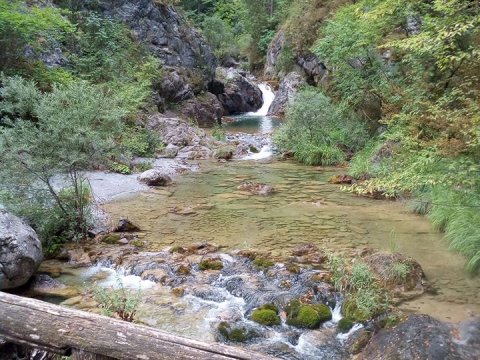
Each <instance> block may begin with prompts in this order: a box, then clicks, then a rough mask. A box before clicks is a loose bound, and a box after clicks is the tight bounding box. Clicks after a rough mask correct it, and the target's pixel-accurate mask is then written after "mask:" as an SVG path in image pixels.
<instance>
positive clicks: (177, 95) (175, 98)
mask: <svg viewBox="0 0 480 360" xmlns="http://www.w3.org/2000/svg"><path fill="white" fill-rule="evenodd" d="M153 90H154V92H155V94H156V96H155V98H154V100H155V102H156V104H157V107H158V110H159V111H164V110H165V106H166V103H177V102H181V101H184V100H188V99H191V98H193V97H194V95H195V94H194V92H193V88H192V87H191V86H190V84H189V83H188V79H187V78H186V77H184V76H182V75H181V74H180V73H179V71H177V70H176V69H170V71H166V72H165V73H164V74H162V76H161V77H160V78H158V79H157V81H155V82H154V84H153Z"/></svg>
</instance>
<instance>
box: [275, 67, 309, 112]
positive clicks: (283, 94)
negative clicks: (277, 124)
mask: <svg viewBox="0 0 480 360" xmlns="http://www.w3.org/2000/svg"><path fill="white" fill-rule="evenodd" d="M305 85H306V81H305V79H304V78H303V77H302V76H301V75H300V74H298V73H296V72H291V73H289V74H288V75H287V76H286V77H285V79H284V80H283V81H282V82H281V83H280V87H279V88H278V91H277V94H276V95H275V99H274V100H273V102H272V105H270V109H269V110H268V112H269V113H271V114H273V115H278V116H282V115H284V114H285V110H286V108H287V106H288V105H289V104H291V103H292V102H293V100H294V98H295V95H296V94H297V92H298V90H299V89H300V88H301V87H303V86H305Z"/></svg>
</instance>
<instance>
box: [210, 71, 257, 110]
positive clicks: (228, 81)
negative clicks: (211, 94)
mask: <svg viewBox="0 0 480 360" xmlns="http://www.w3.org/2000/svg"><path fill="white" fill-rule="evenodd" d="M214 84H215V85H214V86H212V85H211V87H212V90H214V91H215V92H216V95H217V97H218V100H220V102H221V103H222V105H223V108H224V110H225V111H224V112H225V115H232V114H241V113H246V112H250V111H256V110H258V109H260V108H261V107H262V105H263V95H262V91H261V90H260V88H259V87H258V86H257V85H256V84H254V83H253V82H252V81H250V80H249V79H247V78H246V77H245V76H244V75H242V74H241V73H240V72H239V71H238V70H236V69H233V68H230V69H223V68H219V69H217V79H216V81H215V83H214ZM220 84H223V92H222V93H220V90H221V87H222V86H221V85H220Z"/></svg>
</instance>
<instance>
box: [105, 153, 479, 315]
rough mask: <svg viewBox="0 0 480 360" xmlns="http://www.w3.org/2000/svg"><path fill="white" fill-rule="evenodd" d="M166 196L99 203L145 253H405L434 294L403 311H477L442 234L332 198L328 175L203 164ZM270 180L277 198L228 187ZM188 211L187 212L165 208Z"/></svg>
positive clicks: (398, 215) (385, 206)
mask: <svg viewBox="0 0 480 360" xmlns="http://www.w3.org/2000/svg"><path fill="white" fill-rule="evenodd" d="M205 167H207V169H206V170H205V171H203V172H202V173H198V174H189V175H185V176H184V177H181V178H179V179H178V180H177V182H176V184H175V185H174V186H172V187H171V188H168V189H167V191H165V190H159V191H157V190H151V191H150V192H148V193H143V194H140V195H137V196H134V197H132V198H130V199H124V200H121V201H117V202H114V203H110V204H107V205H105V208H106V210H107V211H108V212H109V213H111V214H112V217H113V218H116V217H120V216H126V217H128V218H129V219H131V220H133V221H134V222H136V223H137V224H139V226H140V227H141V228H142V230H143V238H144V240H146V241H147V244H148V245H147V248H148V249H149V250H160V249H162V248H164V247H165V246H168V245H173V244H174V245H188V244H190V243H192V242H198V241H209V242H215V243H217V244H219V245H221V246H224V247H225V249H226V251H228V250H234V249H239V248H256V249H261V250H268V251H271V252H272V253H273V254H286V253H288V252H289V251H291V250H292V249H293V248H294V247H295V246H296V245H298V244H302V243H306V242H312V243H314V244H316V245H318V246H319V247H320V248H322V249H328V250H331V251H338V252H342V251H345V250H348V249H352V248H362V247H365V246H371V247H374V248H376V249H384V250H390V249H395V250H397V251H400V252H402V253H404V254H406V255H409V256H412V257H414V258H415V259H416V260H417V261H419V262H420V264H421V265H422V267H423V269H424V271H425V273H426V275H427V278H428V279H429V280H430V281H432V282H433V283H434V284H435V285H436V286H437V287H438V290H439V291H438V295H435V296H424V297H422V298H420V299H417V300H415V301H412V302H410V303H409V304H406V305H404V308H405V309H406V310H420V311H421V312H423V313H428V314H431V315H433V316H435V317H437V318H439V319H443V320H450V321H460V320H463V319H466V318H468V317H469V316H471V315H473V314H477V315H479V314H480V279H479V278H469V277H468V275H466V274H465V273H464V271H463V264H464V260H463V258H462V257H461V256H459V255H458V254H456V253H454V252H451V251H449V250H448V248H447V246H446V244H445V243H444V242H443V240H442V235H441V234H440V233H438V232H436V231H434V230H433V229H432V227H431V225H430V223H429V222H428V220H427V219H425V218H424V217H421V216H418V215H415V214H412V213H410V212H408V210H407V209H406V208H405V206H404V205H403V204H401V203H395V202H389V201H377V200H371V199H366V198H361V197H356V196H353V195H351V194H348V193H344V192H341V191H340V190H339V188H338V186H336V185H331V184H329V183H328V179H329V178H330V177H331V176H332V175H333V174H334V173H335V170H333V169H325V168H312V167H305V166H302V165H298V164H295V163H291V162H275V161H274V162H272V163H269V164H257V163H255V162H251V161H242V162H240V161H238V162H232V163H228V164H221V165H220V164H218V165H217V164H208V165H207V164H205V166H204V169H205ZM247 181H253V182H261V183H266V184H270V185H272V186H274V187H275V189H276V190H277V193H275V194H274V195H272V196H268V197H261V196H253V195H251V194H249V193H246V192H242V191H239V190H237V187H238V186H239V185H241V184H242V183H244V182H247ZM174 207H178V208H190V209H193V213H192V214H190V215H178V214H173V213H170V212H169V208H174Z"/></svg>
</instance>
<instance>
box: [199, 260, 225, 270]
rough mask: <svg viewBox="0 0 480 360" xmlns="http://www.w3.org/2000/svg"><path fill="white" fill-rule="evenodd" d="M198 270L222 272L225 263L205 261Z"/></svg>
mask: <svg viewBox="0 0 480 360" xmlns="http://www.w3.org/2000/svg"><path fill="white" fill-rule="evenodd" d="M198 268H199V269H200V270H201V271H205V270H222V269H223V263H222V261H221V260H203V261H202V262H201V263H200V264H199V265H198Z"/></svg>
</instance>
